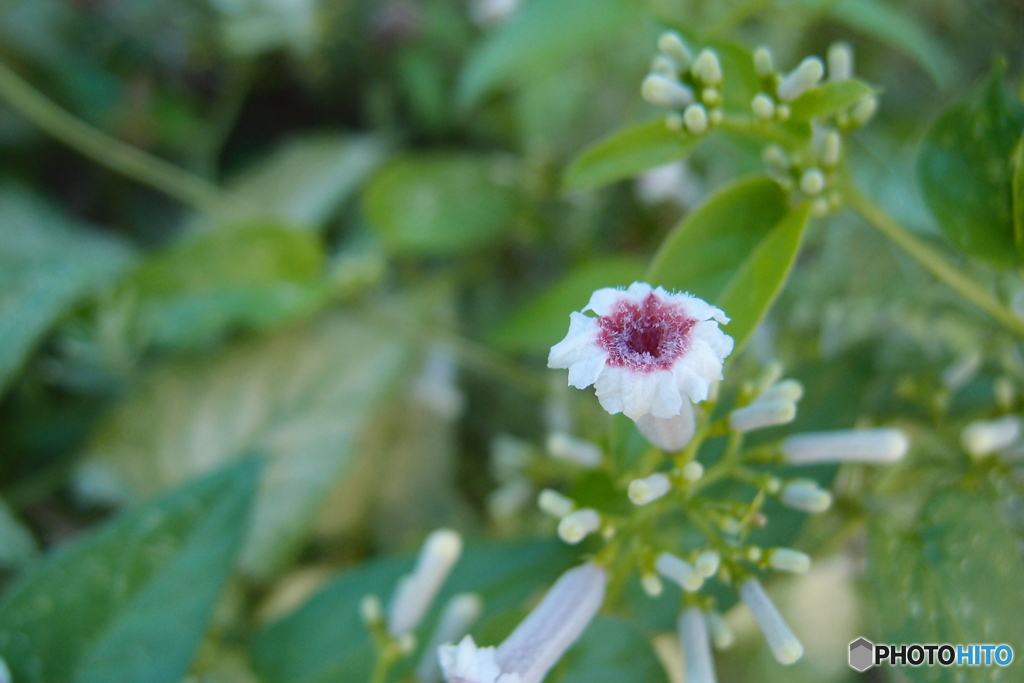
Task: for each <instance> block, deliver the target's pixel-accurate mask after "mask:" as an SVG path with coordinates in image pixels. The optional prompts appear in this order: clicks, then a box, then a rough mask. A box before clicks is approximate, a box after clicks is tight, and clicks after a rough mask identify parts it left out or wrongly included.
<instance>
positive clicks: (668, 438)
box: [636, 401, 697, 453]
mask: <svg viewBox="0 0 1024 683" xmlns="http://www.w3.org/2000/svg"><path fill="white" fill-rule="evenodd" d="M636 426H637V429H639V430H640V433H641V434H643V435H644V438H645V439H647V440H648V441H650V442H651V443H652V444H654V445H655V446H657V447H658V448H660V449H662V450H665V451H669V452H671V453H675V452H676V451H681V450H683V449H684V448H686V444H688V443H690V440H691V439H692V438H693V435H694V433H695V432H696V431H697V422H696V418H695V416H694V414H693V406H692V405H691V403H690V402H689V401H683V406H682V409H681V410H680V411H679V414H678V415H676V416H675V417H670V418H668V419H665V418H661V417H654V416H653V415H644V416H643V417H641V418H640V419H638V420H637V421H636Z"/></svg>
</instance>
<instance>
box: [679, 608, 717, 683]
mask: <svg viewBox="0 0 1024 683" xmlns="http://www.w3.org/2000/svg"><path fill="white" fill-rule="evenodd" d="M679 637H680V641H681V643H682V646H683V661H684V663H685V666H686V669H685V671H686V676H685V679H684V680H685V681H686V683H716V681H717V680H718V679H717V678H715V665H714V663H713V662H712V660H711V644H710V642H709V638H708V625H707V622H706V621H705V620H704V613H703V612H701V610H700V609H699V608H697V607H687V608H686V609H685V610H683V613H682V614H681V615H679Z"/></svg>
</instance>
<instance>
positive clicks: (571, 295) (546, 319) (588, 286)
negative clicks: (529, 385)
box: [488, 257, 644, 353]
mask: <svg viewBox="0 0 1024 683" xmlns="http://www.w3.org/2000/svg"><path fill="white" fill-rule="evenodd" d="M643 272H644V267H643V263H642V262H641V261H639V260H638V259H635V258H630V257H612V258H602V259H597V260H592V261H587V262H585V263H582V264H580V265H579V266H576V267H575V268H573V269H572V270H570V271H569V272H568V273H566V274H565V275H564V276H562V277H561V278H560V279H559V280H558V281H557V282H555V283H554V284H553V285H551V287H549V288H548V289H546V290H544V291H543V292H541V293H540V294H538V295H536V296H534V297H533V298H531V299H530V300H528V301H527V302H526V303H524V304H523V305H522V306H520V307H519V308H517V309H516V310H515V311H513V312H512V313H511V314H509V316H508V317H506V318H505V319H504V320H502V321H501V322H500V323H498V325H497V327H495V328H494V330H492V331H491V333H490V334H489V335H488V341H489V342H490V343H491V344H493V345H494V346H497V347H499V348H502V349H506V350H509V351H520V352H530V353H541V352H544V353H546V352H547V351H548V349H550V348H551V347H552V346H553V345H555V344H557V343H558V341H559V340H560V339H561V338H562V337H564V336H565V333H566V331H567V330H568V329H569V322H568V321H569V313H570V312H571V311H578V310H580V309H581V308H583V306H585V305H586V303H587V301H588V300H589V299H590V295H591V294H593V293H594V291H595V290H598V289H601V288H602V287H625V286H628V285H630V284H632V283H633V282H635V281H636V280H637V279H638V278H640V277H641V276H642V275H643Z"/></svg>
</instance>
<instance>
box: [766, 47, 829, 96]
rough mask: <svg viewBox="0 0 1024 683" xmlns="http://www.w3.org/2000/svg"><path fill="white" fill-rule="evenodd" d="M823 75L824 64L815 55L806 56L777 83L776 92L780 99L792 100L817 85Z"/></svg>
mask: <svg viewBox="0 0 1024 683" xmlns="http://www.w3.org/2000/svg"><path fill="white" fill-rule="evenodd" d="M824 75H825V65H824V64H822V63H821V60H820V59H818V58H817V57H808V58H807V59H805V60H804V61H802V62H800V66H798V67H797V68H795V69H793V70H792V71H790V72H789V73H788V74H787V75H786V77H785V78H783V79H782V82H781V83H779V88H778V91H777V94H778V96H779V99H780V100H783V101H785V102H792V101H793V100H795V99H796V98H798V97H800V96H801V95H803V94H804V93H805V92H807V91H808V90H810V89H811V88H813V87H814V86H816V85H818V81H820V80H821V77H822V76H824Z"/></svg>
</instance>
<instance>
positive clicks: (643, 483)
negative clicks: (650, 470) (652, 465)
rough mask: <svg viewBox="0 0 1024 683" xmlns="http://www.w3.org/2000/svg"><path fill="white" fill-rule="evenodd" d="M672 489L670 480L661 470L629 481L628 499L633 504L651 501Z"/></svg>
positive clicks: (643, 503) (645, 503)
mask: <svg viewBox="0 0 1024 683" xmlns="http://www.w3.org/2000/svg"><path fill="white" fill-rule="evenodd" d="M671 489H672V482H671V481H669V479H668V477H667V476H665V475H664V474H662V473H661V472H655V473H654V474H652V475H651V476H649V477H644V478H643V479H634V480H633V481H631V482H629V500H630V501H631V502H632V503H633V505H647V504H648V503H652V502H654V501H656V500H658V499H659V498H661V497H662V496H664V495H665V494H666V493H668V492H669V491H670V490H671Z"/></svg>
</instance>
